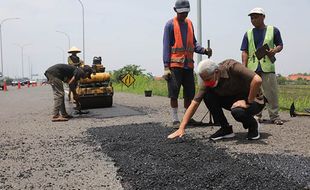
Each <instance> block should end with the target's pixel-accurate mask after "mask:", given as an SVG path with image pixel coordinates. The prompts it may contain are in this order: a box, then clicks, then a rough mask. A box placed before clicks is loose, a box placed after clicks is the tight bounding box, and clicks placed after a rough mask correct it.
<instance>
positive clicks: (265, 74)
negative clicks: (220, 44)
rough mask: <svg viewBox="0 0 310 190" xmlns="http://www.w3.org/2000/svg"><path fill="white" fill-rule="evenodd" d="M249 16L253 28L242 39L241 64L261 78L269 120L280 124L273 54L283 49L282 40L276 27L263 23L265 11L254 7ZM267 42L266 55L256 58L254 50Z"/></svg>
mask: <svg viewBox="0 0 310 190" xmlns="http://www.w3.org/2000/svg"><path fill="white" fill-rule="evenodd" d="M249 16H250V18H251V23H252V24H253V26H254V28H253V29H250V30H248V31H247V32H246V33H245V35H244V37H243V41H242V45H241V51H242V64H243V65H245V66H246V67H247V68H249V69H250V70H252V71H255V72H256V73H257V74H258V75H259V76H260V77H261V78H262V79H263V84H262V88H263V93H264V96H265V97H266V98H267V100H268V104H267V109H268V112H269V117H270V121H271V122H273V123H274V124H276V125H282V124H283V121H282V120H281V118H280V116H279V101H278V84H277V77H276V73H275V64H274V61H275V57H274V56H275V54H277V53H279V52H281V50H282V49H283V42H282V38H281V34H280V31H279V29H278V28H276V27H274V26H267V25H265V23H264V20H265V11H264V10H263V9H262V8H254V9H252V10H251V11H250V13H249ZM265 44H267V45H268V49H269V50H267V51H266V55H265V56H264V57H263V58H262V59H260V60H259V59H258V58H257V55H256V54H255V52H256V51H257V50H258V49H259V48H261V47H262V46H263V45H265ZM257 117H258V120H259V122H262V121H263V120H262V113H259V114H258V115H257Z"/></svg>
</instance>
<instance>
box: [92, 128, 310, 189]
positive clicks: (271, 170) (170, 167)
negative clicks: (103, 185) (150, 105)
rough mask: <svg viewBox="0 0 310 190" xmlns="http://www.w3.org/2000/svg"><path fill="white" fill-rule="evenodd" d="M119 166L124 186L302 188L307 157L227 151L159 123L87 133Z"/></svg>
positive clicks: (308, 163)
mask: <svg viewBox="0 0 310 190" xmlns="http://www.w3.org/2000/svg"><path fill="white" fill-rule="evenodd" d="M88 132H89V133H90V134H91V135H92V136H93V137H94V138H95V139H96V141H98V142H99V143H100V144H101V148H102V149H101V150H102V151H103V152H104V153H105V154H107V155H108V156H109V157H111V158H112V159H113V160H114V162H115V163H116V167H118V168H119V169H118V175H119V176H120V177H121V183H122V185H123V187H124V189H195V190H196V189H251V190H252V189H268V190H269V189H279V190H280V189H281V190H284V189H290V190H292V189H304V188H305V187H306V188H307V186H309V181H310V176H309V175H310V171H309V166H310V160H309V158H304V157H301V156H293V157H292V156H284V155H267V154H259V155H257V154H255V155H254V154H241V153H240V154H236V155H233V156H231V155H229V154H228V153H227V152H226V151H225V149H220V148H216V147H215V146H214V143H211V142H208V143H202V142H201V141H199V140H197V139H193V138H191V137H189V136H186V138H183V139H178V140H168V139H166V137H167V135H168V134H169V133H170V132H172V129H170V128H167V127H164V126H162V125H161V124H160V123H145V124H131V125H126V126H111V127H102V128H93V129H90V130H89V131H88Z"/></svg>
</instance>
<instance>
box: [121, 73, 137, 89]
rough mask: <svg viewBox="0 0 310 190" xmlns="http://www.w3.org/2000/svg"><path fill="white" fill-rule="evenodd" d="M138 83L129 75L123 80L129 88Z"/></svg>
mask: <svg viewBox="0 0 310 190" xmlns="http://www.w3.org/2000/svg"><path fill="white" fill-rule="evenodd" d="M135 81H136V79H135V78H134V77H133V76H132V75H131V74H129V73H127V74H126V75H125V76H124V77H123V78H122V82H123V83H124V84H125V85H126V86H127V87H128V88H129V87H130V86H131V85H132V84H133V83H134V82H135Z"/></svg>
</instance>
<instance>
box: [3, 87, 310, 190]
mask: <svg viewBox="0 0 310 190" xmlns="http://www.w3.org/2000/svg"><path fill="white" fill-rule="evenodd" d="M66 102H67V101H66ZM52 105H53V97H52V90H51V87H50V86H48V85H46V86H37V87H30V88H27V87H22V89H17V87H9V90H8V91H7V92H2V91H0V108H1V112H0V118H1V120H0V147H1V149H0V189H113V190H114V189H310V126H309V121H310V120H309V118H307V117H302V118H290V117H289V115H288V114H287V113H281V116H282V118H283V119H284V120H285V121H286V122H285V124H284V125H282V126H276V125H272V124H263V125H262V127H261V136H262V138H261V139H260V140H258V141H247V140H246V139H245V137H246V132H247V131H246V130H244V129H243V128H242V127H241V125H240V124H239V123H236V122H234V121H233V119H232V117H231V116H230V113H229V112H225V114H226V115H227V117H228V118H229V121H230V122H231V124H232V125H233V126H234V132H235V133H236V137H235V138H233V139H230V140H224V141H218V142H216V143H214V142H211V141H209V140H208V137H209V136H210V135H211V134H212V133H214V132H215V131H216V130H217V129H218V127H206V126H200V127H193V126H189V127H188V130H187V134H186V136H185V137H184V138H182V139H178V140H173V141H171V140H167V139H166V137H167V135H168V134H169V133H171V132H172V131H173V130H174V129H173V128H171V127H170V116H169V100H168V98H165V97H154V96H153V97H144V96H140V95H133V94H126V93H118V92H116V93H115V96H114V104H113V107H112V108H105V109H90V110H89V111H90V113H89V114H88V115H82V116H78V115H75V118H73V119H71V120H70V121H68V122H61V123H53V122H51V110H52ZM180 105H182V102H180ZM72 107H73V105H72V104H69V103H68V102H67V110H68V112H71V113H74V110H73V108H72ZM180 111H181V112H183V111H184V110H180ZM206 112H207V110H206V109H205V106H204V105H201V106H200V107H199V109H198V112H197V114H196V115H195V116H194V118H195V119H196V120H201V118H203V116H204V115H205V113H206ZM182 115H183V113H180V117H182ZM265 115H266V114H265ZM207 118H208V117H207ZM204 122H208V119H205V120H204Z"/></svg>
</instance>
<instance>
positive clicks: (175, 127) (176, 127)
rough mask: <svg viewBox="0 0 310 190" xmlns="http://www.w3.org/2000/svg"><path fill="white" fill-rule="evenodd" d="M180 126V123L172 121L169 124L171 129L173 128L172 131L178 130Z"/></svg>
mask: <svg viewBox="0 0 310 190" xmlns="http://www.w3.org/2000/svg"><path fill="white" fill-rule="evenodd" d="M179 126H180V121H173V122H172V123H171V127H172V128H174V129H178V128H179Z"/></svg>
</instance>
